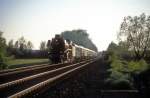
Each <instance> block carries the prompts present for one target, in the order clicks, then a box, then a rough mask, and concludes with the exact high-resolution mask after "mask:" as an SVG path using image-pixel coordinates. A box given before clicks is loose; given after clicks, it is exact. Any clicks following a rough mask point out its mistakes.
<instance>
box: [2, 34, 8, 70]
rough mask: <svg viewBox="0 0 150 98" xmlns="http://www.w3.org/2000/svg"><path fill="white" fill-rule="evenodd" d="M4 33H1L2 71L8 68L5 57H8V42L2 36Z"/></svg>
mask: <svg viewBox="0 0 150 98" xmlns="http://www.w3.org/2000/svg"><path fill="white" fill-rule="evenodd" d="M2 34H3V32H1V31H0V69H4V68H6V67H7V66H6V64H5V59H4V57H5V55H6V40H5V38H3V36H2Z"/></svg>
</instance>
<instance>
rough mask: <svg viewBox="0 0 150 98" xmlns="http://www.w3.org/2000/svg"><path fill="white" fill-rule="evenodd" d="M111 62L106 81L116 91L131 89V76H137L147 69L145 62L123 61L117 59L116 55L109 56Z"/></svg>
mask: <svg viewBox="0 0 150 98" xmlns="http://www.w3.org/2000/svg"><path fill="white" fill-rule="evenodd" d="M109 62H111V65H110V67H111V68H110V69H109V70H108V72H110V76H109V78H108V79H107V80H106V81H107V82H108V83H110V84H112V85H113V86H114V87H116V88H117V89H118V88H119V89H125V88H126V87H128V88H131V87H132V85H133V81H132V78H133V77H132V74H139V73H141V72H143V71H145V70H147V69H148V68H149V66H148V64H147V63H146V61H145V60H143V59H142V60H140V61H129V62H127V61H124V60H121V59H119V58H118V56H117V55H116V54H111V55H110V57H109Z"/></svg>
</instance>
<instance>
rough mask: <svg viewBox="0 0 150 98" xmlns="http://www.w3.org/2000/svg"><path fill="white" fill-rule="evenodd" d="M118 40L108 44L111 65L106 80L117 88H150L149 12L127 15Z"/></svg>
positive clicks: (108, 58)
mask: <svg viewBox="0 0 150 98" xmlns="http://www.w3.org/2000/svg"><path fill="white" fill-rule="evenodd" d="M118 41H119V43H118V44H116V43H114V42H111V43H110V44H109V46H108V48H107V53H106V54H107V60H108V63H109V65H110V68H109V70H108V72H109V73H110V75H109V77H108V79H107V80H106V81H107V83H108V84H110V85H111V86H112V87H113V88H115V89H135V88H136V89H139V90H141V89H143V91H145V90H149V89H150V88H148V86H147V83H149V82H150V81H149V75H150V64H149V63H150V55H149V54H150V16H146V15H145V14H144V13H143V14H141V15H139V16H127V17H124V19H123V21H122V22H121V25H120V30H119V33H118ZM149 86H150V85H149Z"/></svg>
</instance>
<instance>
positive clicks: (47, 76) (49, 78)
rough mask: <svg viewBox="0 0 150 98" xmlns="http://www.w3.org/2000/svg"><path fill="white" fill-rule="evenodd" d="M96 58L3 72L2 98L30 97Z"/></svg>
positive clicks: (0, 76)
mask: <svg viewBox="0 0 150 98" xmlns="http://www.w3.org/2000/svg"><path fill="white" fill-rule="evenodd" d="M94 61H95V60H87V61H83V62H79V63H75V64H69V63H65V64H54V65H46V64H45V65H37V66H36V67H29V68H26V67H24V68H20V69H19V68H18V69H16V70H13V71H12V70H11V71H5V72H3V73H1V75H0V79H4V80H3V83H1V84H0V98H6V97H9V98H16V97H17V98H20V97H21V98H22V97H24V98H29V97H36V96H38V94H39V93H41V92H43V91H44V90H46V89H48V88H49V87H51V86H53V85H55V84H56V83H58V82H59V81H61V80H63V79H65V78H68V77H69V76H71V75H72V74H74V73H75V72H77V71H79V70H80V69H83V68H84V67H85V66H87V65H89V64H91V63H93V62H94ZM15 75H16V76H15Z"/></svg>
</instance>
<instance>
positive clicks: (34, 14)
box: [0, 0, 150, 51]
mask: <svg viewBox="0 0 150 98" xmlns="http://www.w3.org/2000/svg"><path fill="white" fill-rule="evenodd" d="M143 12H144V13H146V15H150V0H0V30H1V31H3V32H4V37H5V38H6V39H7V40H10V39H14V40H17V39H18V38H19V37H21V36H24V37H25V38H26V39H27V40H31V41H32V42H33V44H34V48H35V49H38V48H39V44H40V42H41V41H47V40H48V39H51V38H52V37H53V36H54V35H55V34H58V33H61V32H62V31H65V30H72V29H85V30H87V32H88V33H89V34H90V38H91V39H92V41H93V42H94V43H95V44H96V46H97V47H98V49H99V51H100V50H105V49H106V48H107V46H108V45H109V43H110V42H111V41H115V42H116V41H117V40H116V39H117V36H116V35H117V32H118V31H119V27H120V23H121V21H122V20H123V17H124V16H128V15H131V16H135V15H140V14H141V13H143Z"/></svg>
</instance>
